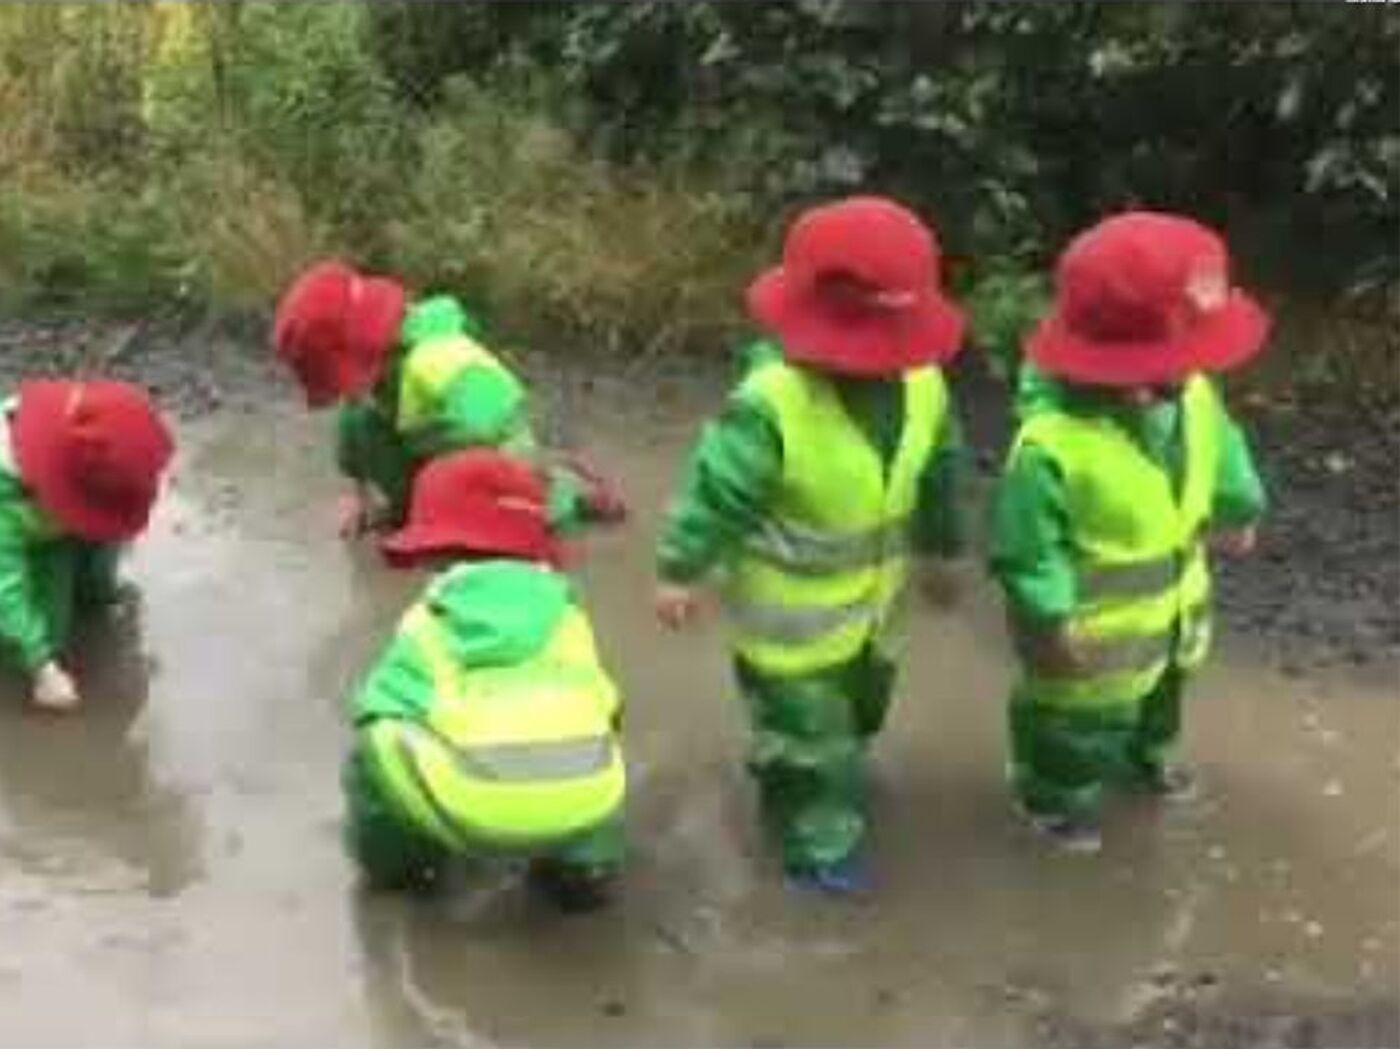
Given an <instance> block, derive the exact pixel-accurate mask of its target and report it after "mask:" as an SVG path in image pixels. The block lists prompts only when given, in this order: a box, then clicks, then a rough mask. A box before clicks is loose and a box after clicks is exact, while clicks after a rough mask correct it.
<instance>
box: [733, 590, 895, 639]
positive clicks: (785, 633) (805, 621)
mask: <svg viewBox="0 0 1400 1049" xmlns="http://www.w3.org/2000/svg"><path fill="white" fill-rule="evenodd" d="M729 612H730V616H731V618H732V619H733V620H734V622H735V625H737V626H738V627H739V629H740V630H741V631H743V632H744V633H745V634H748V635H749V636H751V637H754V638H758V639H759V640H761V641H770V642H773V643H775V644H783V645H800V644H805V643H807V642H810V641H819V640H821V638H822V637H824V636H825V635H827V634H829V633H831V632H832V631H833V630H841V629H843V628H845V627H850V626H859V625H860V624H862V623H866V622H870V621H873V620H874V619H875V616H876V614H877V612H878V609H877V608H876V607H875V605H874V604H873V603H872V602H870V601H858V602H856V603H855V604H851V605H835V606H823V605H817V606H810V605H808V606H796V605H760V604H754V603H740V602H734V603H732V604H731V606H730V609H729Z"/></svg>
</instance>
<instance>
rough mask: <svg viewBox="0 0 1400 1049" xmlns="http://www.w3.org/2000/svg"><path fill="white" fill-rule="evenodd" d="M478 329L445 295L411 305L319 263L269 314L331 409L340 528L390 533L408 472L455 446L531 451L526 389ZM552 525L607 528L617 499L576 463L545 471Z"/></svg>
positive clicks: (284, 353)
mask: <svg viewBox="0 0 1400 1049" xmlns="http://www.w3.org/2000/svg"><path fill="white" fill-rule="evenodd" d="M480 334H481V332H480V327H479V325H478V324H477V322H476V321H475V320H474V319H473V318H472V317H471V316H469V315H468V314H467V312H466V311H465V310H464V309H463V308H462V306H461V304H460V303H459V302H458V301H457V300H456V299H455V298H452V297H451V296H448V295H436V296H432V297H429V298H426V299H422V300H420V301H418V302H416V303H414V304H412V305H410V304H408V303H407V301H406V293H405V291H404V289H403V287H402V286H401V285H400V284H398V283H397V282H396V281H393V280H389V279H387V278H383V277H369V276H365V275H363V274H360V273H357V272H356V271H354V270H353V269H351V268H350V267H349V266H346V265H344V264H343V263H340V262H319V263H316V264H315V265H313V266H312V267H311V268H310V269H308V270H307V271H306V272H305V273H303V274H302V275H301V276H300V277H299V278H298V279H297V280H296V282H295V283H294V284H293V285H292V287H291V288H290V289H289V290H288V291H287V293H286V294H285V295H284V296H283V297H282V300H281V302H280V303H279V304H278V307H277V317H276V321H275V324H274V330H273V341H274V344H275V347H276V351H277V354H278V356H279V357H280V358H281V359H282V360H283V361H285V362H286V364H287V365H288V366H289V367H290V368H291V370H292V372H293V374H294V375H295V376H296V378H297V381H298V382H299V383H300V385H301V387H302V390H303V392H304V393H305V395H306V401H307V404H308V405H309V406H310V407H312V408H321V407H326V406H328V405H331V404H337V403H338V404H339V405H340V413H339V425H338V428H337V438H338V440H337V459H338V460H339V464H340V469H341V472H342V473H344V474H345V476H347V477H348V478H349V479H350V480H351V482H352V488H351V492H350V494H349V495H348V496H347V497H346V498H345V499H344V500H343V501H342V505H341V513H340V528H341V533H342V534H344V535H357V534H360V533H361V532H363V531H365V530H367V529H369V528H371V527H375V526H387V527H397V526H398V525H399V524H401V523H402V521H403V517H404V513H405V512H406V510H407V508H408V498H409V492H410V489H411V486H412V483H413V477H414V474H415V473H416V472H417V471H418V469H419V468H420V467H421V466H422V465H423V464H424V463H425V462H427V461H428V460H429V459H431V458H433V457H435V456H438V455H443V454H445V453H447V452H451V451H456V450H460V449H464V448H475V447H488V448H499V449H502V450H503V451H507V452H510V453H511V454H513V455H517V456H521V457H525V458H534V457H536V455H537V449H536V442H535V436H534V433H533V431H532V429H531V425H530V418H529V412H528V407H527V403H526V402H527V396H526V390H525V387H524V386H523V385H522V384H521V382H520V380H519V378H517V377H516V375H515V374H514V373H513V372H511V371H510V369H509V368H507V367H506V366H505V364H504V363H502V361H501V360H500V359H499V358H497V357H496V356H495V355H494V354H492V353H491V352H490V351H489V350H487V349H486V348H485V347H484V346H482V345H481V344H480V343H479V342H478V341H477V339H478V338H479V337H480ZM550 478H551V486H550V510H551V517H552V519H553V520H554V522H555V524H556V525H562V526H567V525H570V524H577V523H579V522H581V521H584V520H600V521H613V520H617V519H619V518H621V517H622V516H623V514H624V513H625V510H624V508H623V505H622V502H621V500H620V499H619V497H618V496H617V495H616V494H615V493H614V492H613V491H612V490H611V489H610V488H609V487H608V486H607V485H606V484H604V483H603V482H602V481H601V480H600V479H599V478H598V477H596V476H594V475H593V474H592V473H591V472H589V471H588V470H586V469H585V468H583V467H582V466H581V465H580V464H578V463H577V462H570V463H568V464H567V465H560V466H559V467H556V468H553V469H552V470H551V472H550Z"/></svg>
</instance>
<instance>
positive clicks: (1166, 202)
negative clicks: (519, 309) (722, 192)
mask: <svg viewBox="0 0 1400 1049" xmlns="http://www.w3.org/2000/svg"><path fill="white" fill-rule="evenodd" d="M380 12H381V14H380V31H381V34H384V35H387V36H393V35H394V33H395V32H397V33H398V34H399V35H400V36H405V35H409V34H411V33H412V32H413V28H414V26H418V25H428V24H430V25H431V27H432V31H433V32H434V33H435V34H436V37H435V38H436V41H437V43H436V45H435V50H434V52H433V54H434V60H433V61H432V62H431V63H428V64H427V65H426V66H423V67H417V68H416V69H415V72H416V73H418V74H419V76H418V79H417V81H416V84H417V87H418V90H419V92H420V94H421V93H422V92H428V93H431V91H432V90H433V83H434V80H433V78H434V77H437V78H440V77H441V76H443V75H445V74H446V73H447V72H451V71H465V72H473V73H479V72H481V71H483V70H486V69H489V68H491V67H492V66H493V65H494V63H495V62H496V61H497V57H496V56H499V55H502V54H508V55H510V56H512V60H513V59H514V58H515V57H517V56H518V55H520V54H522V53H523V54H527V55H529V56H531V57H532V58H533V59H534V60H535V61H538V62H540V63H543V64H544V65H545V66H547V67H548V68H549V69H551V70H554V71H556V72H557V73H558V75H559V76H561V77H562V79H563V80H564V82H565V83H566V84H567V85H568V87H569V89H570V94H569V95H568V99H569V104H568V106H567V108H566V117H567V119H568V121H569V122H570V124H571V126H576V127H578V128H580V129H583V130H585V131H586V132H587V133H588V134H589V135H590V136H591V139H592V141H593V142H594V143H595V144H596V145H597V146H599V148H601V149H603V150H604V151H605V152H606V153H607V154H608V155H609V156H611V157H613V158H615V159H620V160H623V161H626V162H633V163H639V164H642V165H648V164H654V163H656V162H657V161H658V159H659V158H666V159H668V160H674V159H676V158H680V159H682V160H683V161H684V162H685V163H686V164H688V165H692V166H698V167H700V168H702V169H708V170H712V171H717V173H718V175H719V176H720V177H722V178H723V179H724V181H725V182H727V183H728V184H731V185H736V186H740V187H742V189H743V191H744V192H745V193H748V194H752V195H755V196H757V197H758V198H759V199H760V201H761V202H763V203H764V204H766V205H772V204H782V205H786V204H790V203H792V202H793V201H799V200H803V199H808V198H811V197H815V196H822V195H828V194H832V193H842V192H848V191H851V190H853V189H857V188H863V187H870V186H878V187H881V188H882V189H884V190H885V191H887V192H891V193H893V194H895V195H898V196H901V197H904V198H905V199H908V200H909V201H911V202H912V203H914V204H916V205H917V206H918V207H919V208H920V209H921V210H923V211H924V212H925V213H927V214H929V215H930V216H932V217H933V218H934V219H935V220H936V221H937V223H938V225H939V227H940V229H941V230H942V231H943V232H944V234H945V237H946V239H947V240H948V242H949V243H950V245H951V246H952V247H953V249H954V250H955V251H956V252H957V253H958V254H960V255H965V256H971V257H973V258H984V257H987V256H993V257H1000V256H1003V255H1008V254H1009V255H1012V256H1016V257H1025V256H1026V255H1028V254H1029V255H1032V256H1034V255H1039V256H1041V257H1042V258H1043V257H1044V256H1045V255H1047V254H1048V253H1050V252H1052V251H1053V250H1054V249H1055V248H1056V247H1057V246H1058V245H1060V244H1062V243H1063V242H1064V240H1065V239H1066V238H1067V237H1068V236H1069V235H1070V234H1071V233H1072V232H1073V231H1074V230H1075V229H1077V228H1079V227H1081V226H1083V225H1084V224H1086V223H1087V222H1089V221H1092V220H1093V219H1094V218H1095V217H1097V216H1098V215H1100V214H1102V213H1103V212H1104V211H1105V210H1110V209H1115V208H1121V207H1124V206H1129V205H1145V206H1155V207H1162V208H1175V209H1180V210H1185V211H1189V212H1191V213H1194V214H1197V215H1199V216H1201V217H1202V218H1204V219H1206V220H1208V221H1212V222H1215V223H1219V224H1221V225H1224V226H1226V227H1227V228H1229V229H1231V230H1232V231H1235V230H1241V231H1258V232H1260V233H1261V234H1263V235H1261V236H1260V238H1259V242H1258V244H1257V245H1254V244H1248V243H1246V244H1245V245H1244V247H1245V248H1246V251H1245V254H1246V255H1252V256H1253V257H1252V258H1250V259H1249V261H1250V263H1251V268H1254V269H1257V270H1260V271H1262V272H1266V273H1268V275H1269V276H1270V277H1271V278H1273V277H1277V278H1278V279H1288V278H1291V277H1294V276H1306V277H1307V278H1308V279H1309V282H1310V283H1312V284H1315V285H1316V286H1317V287H1318V289H1319V290H1322V291H1324V292H1329V291H1332V290H1335V289H1337V288H1340V287H1347V286H1363V287H1379V286H1381V285H1383V284H1385V283H1386V282H1391V283H1393V282H1394V281H1395V280H1396V279H1397V276H1400V274H1397V273H1396V265H1397V264H1396V257H1397V256H1396V252H1395V250H1394V243H1393V242H1394V240H1395V233H1396V193H1397V181H1400V90H1397V88H1400V76H1397V73H1398V72H1400V70H1397V58H1396V56H1397V48H1400V17H1397V15H1396V14H1395V13H1393V12H1392V11H1390V10H1387V9H1385V8H1382V7H1379V6H1361V5H1347V6H1346V7H1344V8H1343V7H1342V6H1341V5H1328V4H1207V5H1192V6H1189V7H1183V6H1181V5H1167V4H1114V3H1107V2H1097V3H1074V4H996V3H979V2H962V3H949V4H915V3H887V4H869V3H865V2H862V0H774V2H765V3H762V4H735V3H716V2H693V3H684V4H677V3H672V2H668V0H629V2H628V3H625V4H609V3H584V4H538V3H524V4H522V3H511V4H494V5H448V8H447V9H444V8H443V7H442V6H439V5H421V4H412V3H408V4H401V5H398V6H391V5H381V7H380ZM482 41H489V42H491V44H492V46H491V47H490V48H484V47H483V46H481V44H482ZM505 41H508V42H509V45H510V46H508V47H506V46H502V43H503V42H505ZM474 45H475V46H474ZM454 55H456V56H458V57H457V60H456V61H455V62H454V60H453V56H454ZM1324 235H1325V236H1326V238H1327V241H1328V243H1329V248H1330V250H1329V251H1328V252H1327V253H1324V254H1323V256H1322V261H1323V262H1325V267H1323V266H1314V265H1313V262H1314V260H1318V259H1319V253H1316V252H1312V251H1308V250H1306V247H1307V246H1308V245H1310V244H1312V243H1315V242H1316V240H1317V238H1318V237H1320V236H1324ZM1250 247H1257V249H1258V250H1257V251H1254V252H1250V251H1248V250H1247V249H1249V248H1250ZM1300 248H1301V249H1303V250H1300ZM1309 270H1311V271H1312V272H1305V271H1309Z"/></svg>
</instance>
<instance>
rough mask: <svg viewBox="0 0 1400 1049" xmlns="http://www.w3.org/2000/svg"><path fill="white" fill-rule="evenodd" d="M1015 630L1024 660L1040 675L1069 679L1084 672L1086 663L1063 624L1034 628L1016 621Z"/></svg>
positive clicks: (1013, 623)
mask: <svg viewBox="0 0 1400 1049" xmlns="http://www.w3.org/2000/svg"><path fill="white" fill-rule="evenodd" d="M1011 629H1012V636H1013V637H1014V638H1015V640H1016V648H1017V650H1018V651H1019V652H1020V654H1021V658H1022V659H1023V660H1025V661H1026V663H1028V664H1029V665H1030V666H1031V667H1032V668H1033V669H1034V670H1035V672H1036V673H1037V674H1040V675H1043V676H1044V677H1050V678H1065V677H1077V676H1078V675H1080V674H1081V673H1082V672H1083V670H1084V661H1083V660H1082V659H1081V658H1080V655H1079V653H1078V651H1076V646H1075V644H1074V638H1072V637H1071V636H1070V633H1069V630H1068V629H1067V627H1066V626H1065V624H1064V623H1063V622H1056V623H1045V624H1036V625H1032V624H1029V623H1024V622H1017V621H1015V620H1013V621H1012V624H1011Z"/></svg>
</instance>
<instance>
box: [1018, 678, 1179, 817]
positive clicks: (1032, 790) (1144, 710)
mask: <svg viewBox="0 0 1400 1049" xmlns="http://www.w3.org/2000/svg"><path fill="white" fill-rule="evenodd" d="M1184 685H1185V681H1184V676H1183V674H1182V672H1181V671H1180V670H1179V669H1177V668H1175V667H1172V668H1170V669H1168V670H1167V672H1166V673H1165V674H1163V675H1162V677H1161V679H1160V680H1159V681H1158V683H1157V686H1156V687H1155V688H1153V689H1152V691H1151V692H1149V693H1148V694H1147V695H1145V696H1142V697H1141V698H1139V699H1137V700H1134V701H1130V702H1127V703H1122V704H1116V705H1113V706H1109V707H1105V708H1095V709H1091V710H1063V709H1057V708H1052V707H1047V706H1045V705H1043V704H1040V703H1037V702H1036V701H1035V699H1034V698H1033V697H1032V696H1030V695H1028V694H1027V691H1026V689H1025V687H1024V686H1021V687H1018V689H1017V690H1016V691H1015V692H1014V693H1013V694H1012V697H1011V703H1010V707H1009V722H1010V725H1009V727H1010V736H1011V785H1012V789H1013V790H1014V791H1015V794H1016V797H1017V798H1018V799H1019V800H1020V802H1021V804H1023V805H1024V806H1025V807H1026V808H1027V809H1028V810H1029V811H1031V812H1033V813H1036V814H1038V815H1055V816H1074V817H1089V818H1092V817H1094V816H1096V815H1097V814H1098V812H1099V809H1100V807H1101V805H1102V803H1103V794H1104V789H1105V788H1106V787H1109V786H1125V787H1132V786H1135V785H1140V784H1144V783H1147V782H1150V781H1151V780H1153V779H1154V778H1156V777H1157V776H1159V775H1160V773H1161V771H1162V768H1163V765H1164V764H1165V762H1166V760H1167V758H1168V755H1169V754H1170V752H1171V750H1172V748H1173V746H1174V745H1175V743H1176V740H1177V737H1178V735H1179V734H1180V732H1181V694H1182V690H1183V687H1184Z"/></svg>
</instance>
